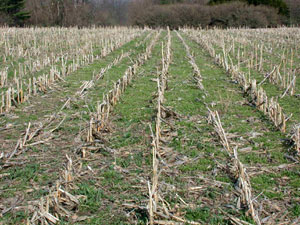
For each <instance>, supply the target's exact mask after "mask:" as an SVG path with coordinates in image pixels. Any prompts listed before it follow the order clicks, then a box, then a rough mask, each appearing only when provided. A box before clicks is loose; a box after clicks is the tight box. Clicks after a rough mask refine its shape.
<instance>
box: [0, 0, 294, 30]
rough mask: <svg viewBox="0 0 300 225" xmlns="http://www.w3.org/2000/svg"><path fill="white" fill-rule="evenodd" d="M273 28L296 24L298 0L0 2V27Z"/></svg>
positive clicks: (70, 0)
mask: <svg viewBox="0 0 300 225" xmlns="http://www.w3.org/2000/svg"><path fill="white" fill-rule="evenodd" d="M4 24H5V25H8V26H66V27H68V26H78V27H84V26H92V25H95V26H114V25H136V26H149V27H162V26H169V27H171V28H178V27H180V26H194V27H199V26H201V27H215V26H218V27H224V28H225V27H250V28H256V27H275V26H278V25H298V24H300V1H299V0H1V2H0V25H4Z"/></svg>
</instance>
